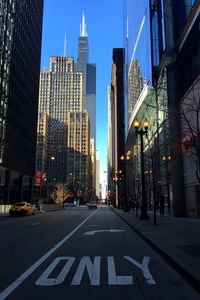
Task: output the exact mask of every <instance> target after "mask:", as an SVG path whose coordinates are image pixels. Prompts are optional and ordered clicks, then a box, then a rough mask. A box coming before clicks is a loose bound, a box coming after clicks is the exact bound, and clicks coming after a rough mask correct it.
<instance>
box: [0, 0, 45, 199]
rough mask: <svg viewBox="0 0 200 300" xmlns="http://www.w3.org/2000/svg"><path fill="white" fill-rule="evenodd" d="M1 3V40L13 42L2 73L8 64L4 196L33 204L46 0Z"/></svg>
mask: <svg viewBox="0 0 200 300" xmlns="http://www.w3.org/2000/svg"><path fill="white" fill-rule="evenodd" d="M1 2H2V3H3V4H2V5H4V8H5V9H4V10H3V17H4V20H5V21H4V25H5V26H4V30H2V31H1V36H0V38H1V40H5V39H7V43H9V48H8V50H7V53H5V51H4V52H3V53H4V55H3V56H2V57H3V60H2V61H1V70H2V66H3V65H4V63H6V64H7V65H8V69H7V70H8V73H7V75H6V82H7V86H6V102H5V100H4V99H5V91H3V88H2V86H1V101H3V102H4V103H6V105H4V107H5V106H6V112H5V113H4V115H3V117H4V120H3V125H4V127H3V134H1V161H0V174H1V197H3V201H4V203H12V202H15V201H20V200H22V199H23V196H24V197H25V200H29V201H30V199H31V187H32V178H33V177H34V173H35V157H36V139H37V110H38V92H39V75H40V55H41V36H42V17H43V0H40V1H37V0H33V1H32V0H28V1H19V0H15V1H1ZM10 3H12V5H11V4H10ZM1 28H2V27H1ZM6 32H8V33H9V35H10V36H9V37H8V36H7V37H6ZM8 39H9V40H8ZM1 44H2V45H3V43H2V42H1ZM1 55H2V49H1ZM4 79H5V77H3V80H4ZM1 81H2V72H1ZM1 132H2V130H1ZM25 185H27V186H28V190H27V192H26V196H25V193H23V186H25ZM23 194H24V195H23Z"/></svg>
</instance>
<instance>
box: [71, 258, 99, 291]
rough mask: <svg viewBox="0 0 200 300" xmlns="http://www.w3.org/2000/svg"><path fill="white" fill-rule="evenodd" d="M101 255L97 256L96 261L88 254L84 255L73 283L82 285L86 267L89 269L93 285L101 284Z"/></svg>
mask: <svg viewBox="0 0 200 300" xmlns="http://www.w3.org/2000/svg"><path fill="white" fill-rule="evenodd" d="M100 261H101V257H100V256H95V258H94V263H92V261H91V259H90V258H89V257H88V256H83V257H82V259H81V261H80V263H79V266H78V269H77V270H76V273H75V275H74V278H73V280H72V283H71V285H80V283H81V279H82V277H83V273H84V270H85V268H86V269H87V271H88V275H89V278H90V284H91V285H99V284H100Z"/></svg>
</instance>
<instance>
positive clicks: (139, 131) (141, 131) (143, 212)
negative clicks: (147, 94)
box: [134, 119, 149, 220]
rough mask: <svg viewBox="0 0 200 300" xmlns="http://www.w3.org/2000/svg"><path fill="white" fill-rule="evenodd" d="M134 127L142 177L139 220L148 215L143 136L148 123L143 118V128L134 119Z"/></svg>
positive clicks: (147, 217) (145, 218)
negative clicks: (138, 142)
mask: <svg viewBox="0 0 200 300" xmlns="http://www.w3.org/2000/svg"><path fill="white" fill-rule="evenodd" d="M134 127H135V134H136V137H137V136H138V135H139V136H140V141H141V151H140V154H141V177H142V203H141V215H140V220H148V219H149V216H148V214H147V200H146V191H145V178H144V141H143V136H144V135H145V136H146V137H147V132H148V127H149V123H148V121H147V120H146V119H145V121H144V123H143V128H144V129H143V128H142V127H141V128H140V122H139V121H138V120H135V121H134Z"/></svg>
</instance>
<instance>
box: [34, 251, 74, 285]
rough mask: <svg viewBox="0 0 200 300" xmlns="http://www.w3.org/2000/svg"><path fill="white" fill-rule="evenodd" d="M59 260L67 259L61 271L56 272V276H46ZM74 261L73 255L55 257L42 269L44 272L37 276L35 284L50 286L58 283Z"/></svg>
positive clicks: (61, 281)
mask: <svg viewBox="0 0 200 300" xmlns="http://www.w3.org/2000/svg"><path fill="white" fill-rule="evenodd" d="M61 260H67V263H66V264H65V265H64V267H63V268H62V270H61V272H60V273H59V274H58V276H57V277H56V278H52V277H51V278H48V277H49V275H50V274H51V273H52V271H53V269H55V267H56V266H57V265H58V264H59V262H60V261H61ZM74 261H75V257H70V256H62V257H57V258H56V259H54V261H53V262H52V263H51V264H50V266H49V267H48V268H47V269H46V270H45V271H44V273H43V274H42V275H41V276H40V277H39V278H38V280H37V281H36V282H35V284H36V285H42V286H52V285H58V284H61V283H63V281H64V280H65V277H66V276H67V274H68V272H69V270H70V268H71V266H72V265H73V263H74Z"/></svg>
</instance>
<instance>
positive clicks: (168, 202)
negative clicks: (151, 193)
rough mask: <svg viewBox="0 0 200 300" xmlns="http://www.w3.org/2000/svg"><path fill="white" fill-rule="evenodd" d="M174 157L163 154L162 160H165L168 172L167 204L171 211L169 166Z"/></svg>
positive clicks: (166, 171)
mask: <svg viewBox="0 0 200 300" xmlns="http://www.w3.org/2000/svg"><path fill="white" fill-rule="evenodd" d="M171 159H172V157H171V155H163V157H162V160H163V161H165V173H166V184H167V206H168V212H170V211H171V201H170V191H169V166H168V162H169V161H170V160H171Z"/></svg>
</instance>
